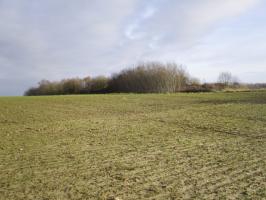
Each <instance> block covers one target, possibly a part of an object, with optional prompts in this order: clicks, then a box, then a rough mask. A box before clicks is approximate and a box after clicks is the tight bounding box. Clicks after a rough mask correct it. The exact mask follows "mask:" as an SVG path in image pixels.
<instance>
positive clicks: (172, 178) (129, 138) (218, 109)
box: [0, 91, 266, 200]
mask: <svg viewBox="0 0 266 200" xmlns="http://www.w3.org/2000/svg"><path fill="white" fill-rule="evenodd" d="M265 160H266V92H265V91H258V92H232V93H205V94H145V95H144V94H143V95H142V94H114V95H84V96H81V95H80V96H51V97H1V98H0V199H1V200H2V199H3V200H6V199H12V200H13V199H14V200H16V199H34V200H35V199H43V200H44V199H46V200H48V199H57V200H59V199H108V200H128V199H156V200H157V199H162V200H165V199H266V165H265Z"/></svg>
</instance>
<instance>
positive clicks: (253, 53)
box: [0, 0, 266, 96]
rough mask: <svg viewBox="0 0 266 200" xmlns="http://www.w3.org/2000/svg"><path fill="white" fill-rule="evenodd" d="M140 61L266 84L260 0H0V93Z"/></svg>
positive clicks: (209, 78)
mask: <svg viewBox="0 0 266 200" xmlns="http://www.w3.org/2000/svg"><path fill="white" fill-rule="evenodd" d="M146 61H160V62H176V63H178V64H182V65H183V66H184V67H185V68H186V69H187V71H188V72H189V73H190V74H191V75H192V76H195V77H197V78H199V79H200V80H201V81H202V82H214V81H216V80H217V77H218V75H219V73H220V72H224V71H229V72H231V73H232V74H233V75H235V76H237V77H238V79H239V80H240V81H242V82H252V83H255V82H266V1H265V0H146V1H144V0H75V1H73V0H45V1H36V0H23V1H22V0H0V95H3V96H13V95H23V93H24V91H25V90H26V89H28V88H29V87H31V86H37V84H38V82H39V81H40V80H42V79H48V80H52V81H53V80H60V79H63V78H70V77H85V76H98V75H106V76H110V75H112V74H113V73H116V72H119V71H120V70H121V69H124V68H128V67H130V66H132V65H134V64H136V63H138V62H146Z"/></svg>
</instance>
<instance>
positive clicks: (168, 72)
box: [109, 62, 189, 93]
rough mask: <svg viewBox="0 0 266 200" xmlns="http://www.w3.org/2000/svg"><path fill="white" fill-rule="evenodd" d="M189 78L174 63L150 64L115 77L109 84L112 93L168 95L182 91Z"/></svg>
mask: <svg viewBox="0 0 266 200" xmlns="http://www.w3.org/2000/svg"><path fill="white" fill-rule="evenodd" d="M188 80H189V76H188V75H187V73H186V72H185V70H184V69H183V68H182V67H181V66H177V65H176V64H174V63H168V64H163V63H159V62H149V63H143V64H139V65H138V66H137V67H135V68H131V69H127V70H123V71H122V72H120V73H119V74H116V75H113V77H112V78H111V80H110V82H109V89H110V91H112V92H136V93H166V92H176V91H181V90H182V89H183V88H184V87H185V86H186V84H187V83H188Z"/></svg>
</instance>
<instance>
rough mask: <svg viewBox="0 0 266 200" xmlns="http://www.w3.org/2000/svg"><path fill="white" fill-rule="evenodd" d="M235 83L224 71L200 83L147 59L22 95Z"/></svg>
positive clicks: (162, 89)
mask: <svg viewBox="0 0 266 200" xmlns="http://www.w3.org/2000/svg"><path fill="white" fill-rule="evenodd" d="M238 85H239V83H238V80H237V78H236V77H233V76H232V75H231V74H230V73H228V72H223V73H221V74H220V76H219V77H218V82H217V83H214V84H207V83H205V84H201V83H200V81H199V80H198V79H197V78H193V77H191V76H190V75H189V74H188V72H187V71H186V70H185V69H184V67H182V65H177V64H176V63H160V62H147V63H140V64H138V65H136V66H133V67H131V68H128V69H125V70H122V71H121V72H119V73H117V74H114V75H112V76H111V77H105V76H98V77H94V78H91V77H85V78H70V79H63V80H61V81H48V80H42V81H40V82H39V84H38V86H37V87H32V88H30V89H28V90H27V91H26V92H25V95H26V96H37V95H66V94H97V93H122V92H123V93H174V92H208V91H212V90H220V89H223V88H225V87H229V86H230V87H238Z"/></svg>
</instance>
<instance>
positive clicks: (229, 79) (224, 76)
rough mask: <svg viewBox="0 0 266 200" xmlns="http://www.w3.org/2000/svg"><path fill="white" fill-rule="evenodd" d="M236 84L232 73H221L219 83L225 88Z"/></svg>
mask: <svg viewBox="0 0 266 200" xmlns="http://www.w3.org/2000/svg"><path fill="white" fill-rule="evenodd" d="M233 82H234V77H233V75H232V74H231V73H230V72H221V73H220V74H219V76H218V83H220V84H223V85H224V86H229V85H232V84H233Z"/></svg>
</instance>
